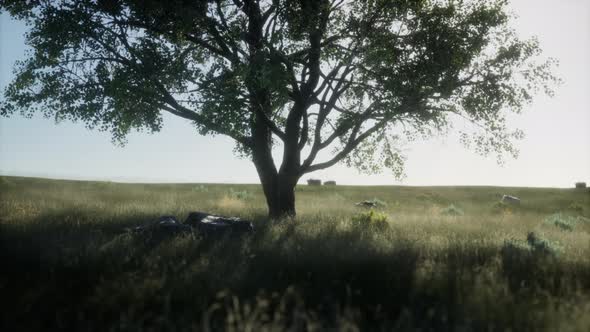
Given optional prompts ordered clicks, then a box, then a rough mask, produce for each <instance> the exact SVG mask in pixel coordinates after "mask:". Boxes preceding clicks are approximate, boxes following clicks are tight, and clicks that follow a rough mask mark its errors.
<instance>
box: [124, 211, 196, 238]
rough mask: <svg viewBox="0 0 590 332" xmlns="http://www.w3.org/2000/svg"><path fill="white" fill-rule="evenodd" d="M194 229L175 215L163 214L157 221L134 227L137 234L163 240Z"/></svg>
mask: <svg viewBox="0 0 590 332" xmlns="http://www.w3.org/2000/svg"><path fill="white" fill-rule="evenodd" d="M192 231H193V229H192V228H191V227H190V226H188V225H184V224H182V223H181V222H180V221H178V219H176V217H175V216H161V217H160V218H158V220H157V221H155V222H150V223H147V224H145V225H141V226H137V227H135V228H134V229H133V232H134V233H136V234H142V235H147V236H149V237H150V238H152V239H155V240H162V239H163V238H165V237H168V236H172V235H178V234H189V233H192Z"/></svg>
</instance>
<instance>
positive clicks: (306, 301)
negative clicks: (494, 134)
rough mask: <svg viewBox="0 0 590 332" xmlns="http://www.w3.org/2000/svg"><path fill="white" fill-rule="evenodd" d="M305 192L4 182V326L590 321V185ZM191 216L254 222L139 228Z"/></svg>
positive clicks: (524, 325)
mask: <svg viewBox="0 0 590 332" xmlns="http://www.w3.org/2000/svg"><path fill="white" fill-rule="evenodd" d="M504 194H508V195H513V196H517V197H519V198H520V199H521V200H522V201H521V204H520V205H507V204H503V203H501V202H500V199H501V197H502V195H504ZM296 197H297V212H298V214H297V217H295V218H291V219H285V220H282V221H279V222H271V221H268V220H267V218H266V205H265V201H264V196H263V195H262V192H261V189H260V186H258V185H233V184H232V185H229V184H124V183H112V182H86V181H65V180H48V179H36V178H21V177H1V178H0V218H1V219H0V256H1V262H2V264H1V265H2V267H1V270H2V272H1V273H0V293H1V294H2V296H0V306H1V310H0V315H1V316H2V319H1V322H0V329H2V331H32V330H56V331H57V330H62V331H63V330H76V331H192V330H195V331H219V330H224V331H284V330H288V331H326V330H328V331H358V330H362V331H415V330H421V331H431V330H433V331H505V330H511V331H539V330H543V331H545V330H548V331H590V191H589V190H588V189H574V188H571V189H555V188H506V187H502V188H500V187H404V186H373V187H369V186H366V187H361V186H340V185H338V186H306V185H299V186H297V188H296ZM365 200H371V201H372V202H374V203H375V207H373V208H365V207H360V206H357V205H355V203H357V202H359V201H365ZM191 211H206V212H210V213H215V214H221V215H228V216H238V217H241V218H245V219H248V220H252V221H253V223H254V226H255V232H254V233H253V234H249V235H243V236H232V235H228V236H223V237H221V238H207V237H203V236H202V235H199V234H198V233H191V234H183V235H178V236H171V237H167V238H163V239H158V240H157V241H156V240H155V239H153V238H150V237H149V236H145V235H141V234H140V235H138V234H135V233H134V232H132V231H130V230H131V229H133V227H135V226H138V225H142V224H145V223H147V222H150V221H153V220H156V219H157V218H158V217H159V216H162V215H174V216H176V217H177V218H178V219H179V220H184V219H185V218H186V217H187V215H188V213H189V212H191Z"/></svg>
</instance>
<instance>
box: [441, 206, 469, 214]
mask: <svg viewBox="0 0 590 332" xmlns="http://www.w3.org/2000/svg"><path fill="white" fill-rule="evenodd" d="M441 213H442V214H443V215H445V216H462V215H464V214H465V212H463V210H461V209H460V208H458V207H456V206H455V205H454V204H451V205H449V206H447V207H446V208H444V209H443V210H442V211H441Z"/></svg>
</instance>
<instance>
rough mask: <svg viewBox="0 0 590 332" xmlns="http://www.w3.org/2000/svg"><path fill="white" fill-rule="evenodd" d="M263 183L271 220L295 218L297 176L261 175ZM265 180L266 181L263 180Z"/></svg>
mask: <svg viewBox="0 0 590 332" xmlns="http://www.w3.org/2000/svg"><path fill="white" fill-rule="evenodd" d="M259 175H260V179H261V181H262V189H263V191H264V195H265V197H266V204H267V206H268V216H269V218H270V219H280V218H284V217H294V216H295V215H296V212H295V186H296V185H297V180H298V179H299V178H298V177H296V176H286V175H280V174H277V175H271V176H266V175H264V174H259ZM263 178H264V179H265V180H263Z"/></svg>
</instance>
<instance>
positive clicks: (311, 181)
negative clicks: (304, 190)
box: [307, 179, 322, 186]
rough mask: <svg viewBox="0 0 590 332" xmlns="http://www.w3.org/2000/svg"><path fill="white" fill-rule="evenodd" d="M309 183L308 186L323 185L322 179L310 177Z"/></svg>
mask: <svg viewBox="0 0 590 332" xmlns="http://www.w3.org/2000/svg"><path fill="white" fill-rule="evenodd" d="M307 185H308V186H321V185H322V180H318V179H309V180H307Z"/></svg>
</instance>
